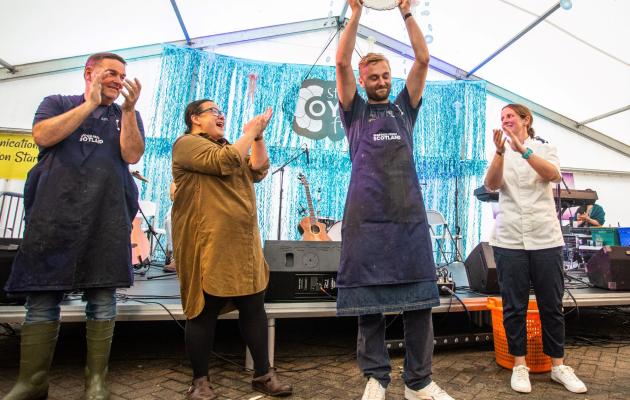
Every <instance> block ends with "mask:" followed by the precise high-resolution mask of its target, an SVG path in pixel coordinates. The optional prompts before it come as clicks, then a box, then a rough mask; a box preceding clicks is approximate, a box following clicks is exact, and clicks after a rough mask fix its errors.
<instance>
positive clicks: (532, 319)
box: [487, 297, 551, 372]
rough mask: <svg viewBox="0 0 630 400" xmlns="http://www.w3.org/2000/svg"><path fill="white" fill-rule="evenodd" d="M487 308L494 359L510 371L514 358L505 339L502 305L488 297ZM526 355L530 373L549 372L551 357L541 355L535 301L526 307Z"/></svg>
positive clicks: (498, 300) (540, 331)
mask: <svg viewBox="0 0 630 400" xmlns="http://www.w3.org/2000/svg"><path fill="white" fill-rule="evenodd" d="M487 307H488V309H489V310H490V313H491V315H492V333H493V336H494V357H495V359H496V361H497V364H499V365H500V366H502V367H504V368H507V369H512V367H514V356H512V355H511V354H510V352H509V350H508V344H507V337H506V336H505V328H504V327H503V303H502V301H501V299H500V298H497V297H489V298H488V303H487ZM526 324H527V355H526V356H525V361H526V362H527V366H528V367H529V370H530V372H549V371H551V357H549V356H548V355H546V354H544V353H543V345H542V328H541V325H540V315H539V313H538V305H537V304H536V300H530V301H529V305H528V306H527V319H526Z"/></svg>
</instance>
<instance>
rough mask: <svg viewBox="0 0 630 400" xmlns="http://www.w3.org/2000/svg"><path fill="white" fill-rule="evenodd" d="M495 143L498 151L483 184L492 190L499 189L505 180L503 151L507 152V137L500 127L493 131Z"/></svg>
mask: <svg viewBox="0 0 630 400" xmlns="http://www.w3.org/2000/svg"><path fill="white" fill-rule="evenodd" d="M493 139H494V145H495V147H496V152H495V153H494V157H493V158H492V162H491V163H490V167H489V168H488V172H486V179H485V180H484V182H483V184H484V186H485V187H486V188H488V189H490V190H497V189H500V188H501V185H502V182H503V153H505V139H503V132H502V131H501V130H500V129H495V130H494V131H493Z"/></svg>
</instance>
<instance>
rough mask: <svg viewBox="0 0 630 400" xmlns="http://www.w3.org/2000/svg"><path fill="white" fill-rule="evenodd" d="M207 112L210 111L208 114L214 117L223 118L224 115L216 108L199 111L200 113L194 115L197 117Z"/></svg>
mask: <svg viewBox="0 0 630 400" xmlns="http://www.w3.org/2000/svg"><path fill="white" fill-rule="evenodd" d="M208 111H210V113H211V114H212V115H214V116H215V117H225V113H224V112H223V111H222V110H219V109H218V108H216V107H210V108H206V109H205V110H201V111H199V112H198V113H196V114H197V115H201V114H203V113H205V112H208Z"/></svg>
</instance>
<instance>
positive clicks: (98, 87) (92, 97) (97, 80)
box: [85, 71, 105, 107]
mask: <svg viewBox="0 0 630 400" xmlns="http://www.w3.org/2000/svg"><path fill="white" fill-rule="evenodd" d="M104 74H105V72H104V71H101V72H92V76H91V80H92V83H91V84H90V89H89V91H88V94H87V96H86V99H85V100H86V101H88V102H90V103H92V105H94V107H98V106H100V105H101V101H102V97H101V91H102V90H103V84H102V83H103V76H104Z"/></svg>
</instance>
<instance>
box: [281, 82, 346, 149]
mask: <svg viewBox="0 0 630 400" xmlns="http://www.w3.org/2000/svg"><path fill="white" fill-rule="evenodd" d="M298 96H299V98H298V101H297V104H296V107H295V113H294V116H293V131H294V132H295V133H297V134H298V135H300V136H304V137H307V138H309V139H315V140H321V139H325V138H330V140H333V141H337V140H341V139H343V137H344V131H343V128H342V126H341V120H340V118H339V114H338V112H339V110H338V109H339V99H338V97H337V88H336V83H335V81H323V80H320V79H307V80H305V81H304V82H302V86H301V87H300V91H299V94H298Z"/></svg>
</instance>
